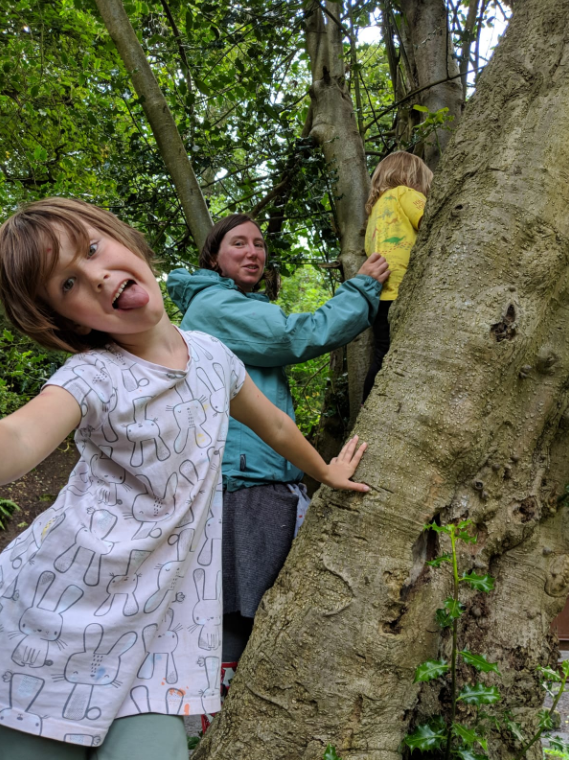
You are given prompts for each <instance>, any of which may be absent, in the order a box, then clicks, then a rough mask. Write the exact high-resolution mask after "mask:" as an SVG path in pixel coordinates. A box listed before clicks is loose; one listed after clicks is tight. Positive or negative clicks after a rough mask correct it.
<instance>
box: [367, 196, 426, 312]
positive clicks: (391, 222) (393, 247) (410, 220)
mask: <svg viewBox="0 0 569 760" xmlns="http://www.w3.org/2000/svg"><path fill="white" fill-rule="evenodd" d="M426 200H427V199H426V198H425V196H424V195H423V193H419V192H417V190H413V189H412V188H410V187H406V186H405V185H400V186H399V187H395V188H393V189H392V190H386V191H385V192H384V193H383V195H382V196H381V197H380V198H378V200H377V201H376V202H375V204H374V207H373V208H372V210H371V214H370V215H369V219H368V223H367V229H366V238H365V249H366V254H367V255H368V256H371V254H372V253H380V254H381V255H382V256H384V257H385V259H386V260H387V263H388V264H389V269H390V270H391V274H390V275H389V279H388V280H387V282H386V283H384V285H383V289H382V291H381V296H380V298H381V300H382V301H394V300H395V299H396V298H397V295H398V293H399V285H400V284H401V280H402V279H403V275H404V274H405V272H406V271H407V267H408V265H409V255H410V253H411V248H412V247H413V245H414V244H415V240H416V238H417V230H418V229H419V223H420V221H421V217H422V216H423V211H424V209H425V203H426Z"/></svg>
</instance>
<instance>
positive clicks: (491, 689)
mask: <svg viewBox="0 0 569 760" xmlns="http://www.w3.org/2000/svg"><path fill="white" fill-rule="evenodd" d="M458 699H462V701H463V702H466V704H467V705H493V704H494V703H495V702H498V701H499V700H500V692H499V691H498V689H497V688H496V687H495V686H485V685H484V684H483V683H476V684H474V686H470V685H469V684H467V685H466V686H464V687H463V688H462V689H461V691H460V694H459V695H458V698H457V700H458Z"/></svg>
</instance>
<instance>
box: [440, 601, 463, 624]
mask: <svg viewBox="0 0 569 760" xmlns="http://www.w3.org/2000/svg"><path fill="white" fill-rule="evenodd" d="M444 605H445V609H446V611H447V614H448V616H449V617H450V618H452V620H456V619H457V618H459V617H460V616H461V615H462V613H463V612H464V604H462V602H460V601H459V600H458V599H454V598H453V597H452V596H447V598H446V599H445V601H444Z"/></svg>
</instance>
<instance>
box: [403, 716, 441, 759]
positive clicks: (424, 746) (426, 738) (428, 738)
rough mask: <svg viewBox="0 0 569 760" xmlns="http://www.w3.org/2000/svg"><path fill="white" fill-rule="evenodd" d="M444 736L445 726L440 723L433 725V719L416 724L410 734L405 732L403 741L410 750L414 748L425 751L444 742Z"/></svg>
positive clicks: (436, 747) (438, 746) (437, 747)
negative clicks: (429, 721)
mask: <svg viewBox="0 0 569 760" xmlns="http://www.w3.org/2000/svg"><path fill="white" fill-rule="evenodd" d="M446 738H447V732H446V726H443V725H441V724H440V723H439V724H435V725H433V721H431V723H423V724H422V725H420V726H417V728H416V729H415V731H413V733H412V734H407V736H406V737H405V739H404V740H403V741H404V742H405V744H406V745H407V746H408V747H409V748H410V749H411V752H413V750H414V749H418V750H420V751H421V752H425V751H427V750H429V749H439V748H440V747H442V746H443V744H444V743H445V742H446Z"/></svg>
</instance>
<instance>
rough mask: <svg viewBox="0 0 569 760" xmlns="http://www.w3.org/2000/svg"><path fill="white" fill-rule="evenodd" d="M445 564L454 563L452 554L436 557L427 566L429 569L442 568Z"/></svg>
mask: <svg viewBox="0 0 569 760" xmlns="http://www.w3.org/2000/svg"><path fill="white" fill-rule="evenodd" d="M443 562H452V557H451V555H450V554H441V556H440V557H436V558H435V559H431V560H429V561H428V562H427V565H429V567H440V566H441V565H442V564H443Z"/></svg>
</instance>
